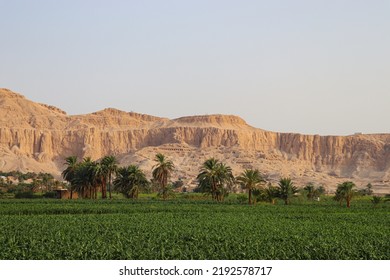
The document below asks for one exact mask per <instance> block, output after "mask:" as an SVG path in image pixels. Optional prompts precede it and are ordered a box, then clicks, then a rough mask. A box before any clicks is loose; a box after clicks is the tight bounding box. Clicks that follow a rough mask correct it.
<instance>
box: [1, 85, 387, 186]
mask: <svg viewBox="0 0 390 280" xmlns="http://www.w3.org/2000/svg"><path fill="white" fill-rule="evenodd" d="M157 152H162V153H164V154H166V155H167V156H168V157H170V158H171V159H172V160H173V161H174V163H175V164H176V166H177V170H176V172H175V174H174V177H173V178H172V179H174V180H176V179H177V178H178V177H180V178H182V179H183V180H184V181H185V183H186V184H187V185H188V186H189V187H193V186H194V185H195V181H194V178H195V176H196V174H197V173H198V171H199V167H200V165H201V164H202V162H203V161H204V160H205V159H207V158H209V157H216V158H219V159H221V160H223V161H224V162H226V163H228V164H229V165H230V166H232V168H233V171H234V173H235V175H238V174H239V173H240V172H241V171H242V170H243V169H245V168H258V169H259V170H260V171H261V172H262V173H264V174H265V176H266V178H267V179H268V180H270V181H277V180H278V179H279V178H280V176H291V177H292V178H293V179H294V180H295V182H296V184H297V185H302V184H305V183H307V182H314V183H316V184H323V185H324V186H326V187H327V188H328V189H329V190H333V189H334V188H335V187H336V185H337V183H339V182H342V181H345V180H353V181H354V182H355V183H357V185H358V186H364V185H365V184H367V183H372V184H373V185H374V190H375V191H376V192H378V193H388V192H389V191H390V134H375V135H363V134H361V135H351V136H319V135H302V134H296V133H275V132H270V131H264V130H261V129H258V128H254V127H251V126H250V125H248V124H247V123H246V122H245V121H244V120H243V119H241V118H240V117H237V116H228V115H206V116H190V117H181V118H178V119H167V118H159V117H154V116H149V115H144V114H138V113H133V112H123V111H120V110H116V109H111V108H110V109H105V110H102V111H99V112H95V113H92V114H86V115H74V116H71V115H67V114H66V113H65V112H63V111H62V110H60V109H58V108H55V107H53V106H48V105H44V104H38V103H35V102H32V101H30V100H28V99H26V98H25V97H24V96H22V95H20V94H18V93H14V92H12V91H10V90H8V89H0V170H2V171H10V170H20V171H24V172H26V171H35V172H50V173H53V174H54V175H56V176H57V177H59V176H60V173H61V171H62V170H63V168H64V165H63V163H64V158H65V157H67V156H70V155H77V156H78V157H79V158H82V157H87V156H89V157H92V158H93V159H99V158H101V157H103V156H105V155H109V154H113V155H116V156H117V157H118V159H119V160H120V162H121V164H129V163H135V164H138V165H140V166H141V168H142V169H144V170H145V172H146V173H147V174H149V175H150V173H151V168H152V166H153V157H154V155H155V154H156V153H157Z"/></svg>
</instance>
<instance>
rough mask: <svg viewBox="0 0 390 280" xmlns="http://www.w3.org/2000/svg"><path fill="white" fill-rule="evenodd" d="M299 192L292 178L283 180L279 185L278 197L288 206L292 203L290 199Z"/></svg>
mask: <svg viewBox="0 0 390 280" xmlns="http://www.w3.org/2000/svg"><path fill="white" fill-rule="evenodd" d="M297 192H298V189H297V188H296V187H295V186H294V184H293V182H292V181H291V179H290V178H281V179H280V181H279V183H278V196H279V198H281V199H283V200H284V204H285V205H288V204H289V203H290V198H291V196H293V195H294V194H295V193H297Z"/></svg>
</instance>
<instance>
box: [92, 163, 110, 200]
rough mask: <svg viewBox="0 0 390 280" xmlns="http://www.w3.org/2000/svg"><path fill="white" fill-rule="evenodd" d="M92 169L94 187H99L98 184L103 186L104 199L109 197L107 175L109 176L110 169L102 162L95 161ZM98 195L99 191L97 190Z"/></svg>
mask: <svg viewBox="0 0 390 280" xmlns="http://www.w3.org/2000/svg"><path fill="white" fill-rule="evenodd" d="M91 168H92V170H91V172H92V176H91V179H92V180H93V183H94V187H95V188H96V190H97V188H98V186H99V185H100V186H101V190H102V199H106V198H107V187H106V185H107V177H108V171H107V168H106V166H105V165H104V164H102V162H95V163H94V164H93V166H91ZM96 196H97V191H96Z"/></svg>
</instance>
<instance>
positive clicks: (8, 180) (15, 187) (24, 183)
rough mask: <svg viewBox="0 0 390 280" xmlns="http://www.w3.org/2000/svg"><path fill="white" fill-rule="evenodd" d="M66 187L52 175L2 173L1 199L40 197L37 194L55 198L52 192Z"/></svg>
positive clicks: (0, 176)
mask: <svg viewBox="0 0 390 280" xmlns="http://www.w3.org/2000/svg"><path fill="white" fill-rule="evenodd" d="M65 186H66V185H65V184H64V183H63V182H60V181H58V180H55V179H54V177H53V175H52V174H50V173H43V172H40V173H35V172H27V173H23V172H20V171H10V172H3V171H0V197H16V198H34V197H39V196H38V195H36V193H41V194H42V196H44V197H55V193H54V192H52V191H53V190H54V189H57V188H59V187H65Z"/></svg>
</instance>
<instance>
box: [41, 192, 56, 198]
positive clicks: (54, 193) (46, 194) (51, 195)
mask: <svg viewBox="0 0 390 280" xmlns="http://www.w3.org/2000/svg"><path fill="white" fill-rule="evenodd" d="M43 197H44V198H57V193H56V192H45V193H44V194H43Z"/></svg>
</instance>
